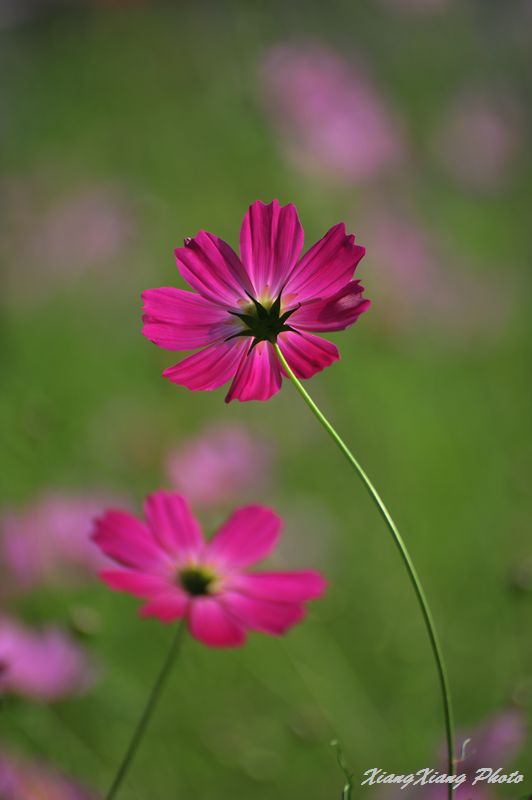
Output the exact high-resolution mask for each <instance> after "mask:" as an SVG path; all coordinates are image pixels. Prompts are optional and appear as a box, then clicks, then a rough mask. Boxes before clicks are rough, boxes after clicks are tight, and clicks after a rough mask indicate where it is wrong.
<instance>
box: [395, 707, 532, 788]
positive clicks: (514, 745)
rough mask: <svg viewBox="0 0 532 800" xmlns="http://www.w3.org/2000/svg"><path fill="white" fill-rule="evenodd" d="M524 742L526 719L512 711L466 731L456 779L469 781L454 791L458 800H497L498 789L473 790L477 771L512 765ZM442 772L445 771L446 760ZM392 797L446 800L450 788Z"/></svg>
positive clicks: (480, 783) (460, 739)
mask: <svg viewBox="0 0 532 800" xmlns="http://www.w3.org/2000/svg"><path fill="white" fill-rule="evenodd" d="M468 740H469V741H468ZM525 741H526V727H525V723H524V719H523V715H522V713H521V712H520V711H517V710H512V709H510V710H507V711H503V712H501V713H500V714H497V715H496V716H494V717H492V718H491V719H490V720H488V721H487V722H485V723H483V724H482V725H480V726H479V727H478V728H475V729H474V730H472V731H469V732H465V731H463V732H462V734H461V735H460V737H459V742H461V743H463V750H464V752H463V758H462V759H461V760H460V761H459V762H458V763H457V766H456V770H455V772H456V774H457V775H461V774H464V775H466V780H465V781H464V783H462V784H461V785H460V786H456V788H455V789H454V791H453V794H454V796H455V798H456V800H494V798H496V797H497V796H498V793H497V791H496V789H497V785H496V784H495V785H493V784H488V783H487V782H486V781H482V782H479V783H477V784H476V785H475V786H473V780H474V778H475V775H476V771H477V770H479V769H483V768H484V767H490V768H492V769H494V770H495V769H498V768H499V767H506V766H507V765H509V764H511V762H512V761H513V759H514V758H515V757H516V756H517V755H518V754H519V752H520V750H521V749H522V747H523V745H524V744H525ZM459 755H460V754H459ZM439 769H440V771H442V772H445V771H446V768H445V760H444V759H443V758H442V761H441V763H440V767H439ZM521 794H522V792H521ZM391 795H392V792H390V793H388V794H387V796H388V798H390V797H391ZM393 796H394V797H397V798H399V797H403V798H404V797H406V798H408V800H411V799H412V798H414V800H417V799H418V798H419V800H446V798H447V786H445V785H437V784H432V785H425V786H412V787H409V788H408V789H406V790H402V789H400V790H399V791H397V790H395V791H394V792H393Z"/></svg>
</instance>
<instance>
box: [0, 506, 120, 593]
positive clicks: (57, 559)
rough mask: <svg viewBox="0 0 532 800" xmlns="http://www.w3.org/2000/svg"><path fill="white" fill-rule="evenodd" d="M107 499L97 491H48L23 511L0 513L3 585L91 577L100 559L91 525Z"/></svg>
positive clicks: (16, 587)
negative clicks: (73, 492)
mask: <svg viewBox="0 0 532 800" xmlns="http://www.w3.org/2000/svg"><path fill="white" fill-rule="evenodd" d="M113 502H114V500H113V498H110V497H107V496H103V495H75V494H72V495H71V494H66V493H64V494H63V493H60V492H49V493H47V494H44V495H43V496H42V497H41V498H40V499H38V500H37V501H36V502H34V503H33V504H31V505H30V506H28V507H27V508H25V509H23V510H17V511H5V512H4V513H3V514H2V516H1V517H0V567H2V566H4V568H5V571H6V572H7V575H6V583H7V585H8V588H9V589H10V590H11V591H20V590H27V589H30V588H31V587H33V586H35V585H37V584H42V583H54V582H67V583H68V582H70V581H79V580H80V579H82V578H87V577H95V576H96V572H97V571H98V569H100V568H101V567H102V566H104V565H105V563H106V562H105V560H104V559H103V557H102V554H101V552H100V550H99V549H98V548H97V547H96V546H95V544H94V542H93V541H92V540H91V531H92V523H93V520H94V519H95V517H97V516H98V515H99V514H101V513H102V511H103V510H104V508H106V507H108V506H109V505H110V504H111V503H113ZM119 502H122V501H119Z"/></svg>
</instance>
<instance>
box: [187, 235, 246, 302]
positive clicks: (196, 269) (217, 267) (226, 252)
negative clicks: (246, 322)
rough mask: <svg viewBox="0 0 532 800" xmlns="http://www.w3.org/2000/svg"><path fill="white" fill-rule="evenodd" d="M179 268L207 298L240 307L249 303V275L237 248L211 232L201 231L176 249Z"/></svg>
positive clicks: (188, 280) (190, 282)
mask: <svg viewBox="0 0 532 800" xmlns="http://www.w3.org/2000/svg"><path fill="white" fill-rule="evenodd" d="M175 257H176V261H177V267H178V269H179V272H180V273H181V275H182V276H183V278H184V279H185V280H186V281H187V283H189V284H190V286H192V288H193V289H196V291H197V292H199V293H200V294H201V295H203V297H205V298H206V299H207V300H211V301H212V302H213V303H216V304H217V305H221V306H224V308H233V309H236V310H238V308H239V305H238V301H239V300H244V301H245V302H246V303H248V302H249V298H248V296H247V294H246V291H247V292H249V293H250V294H251V293H252V287H251V284H250V282H249V278H248V277H247V275H246V272H245V270H244V267H243V266H242V264H241V263H240V259H239V258H238V256H237V254H236V253H235V251H234V250H233V249H232V248H231V247H229V245H228V244H226V242H224V241H223V240H222V239H218V237H217V236H214V235H213V234H212V233H207V232H206V231H200V232H199V233H198V235H197V236H195V237H194V238H193V239H188V240H187V241H186V244H185V246H184V247H178V248H177V249H176V251H175Z"/></svg>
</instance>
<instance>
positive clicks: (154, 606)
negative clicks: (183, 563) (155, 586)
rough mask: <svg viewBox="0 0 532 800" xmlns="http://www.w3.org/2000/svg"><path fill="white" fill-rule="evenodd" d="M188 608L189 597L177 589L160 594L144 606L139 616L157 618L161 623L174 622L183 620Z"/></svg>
mask: <svg viewBox="0 0 532 800" xmlns="http://www.w3.org/2000/svg"><path fill="white" fill-rule="evenodd" d="M188 607H189V598H188V595H186V594H185V592H182V591H181V590H180V589H178V588H177V587H176V588H175V589H174V590H173V591H168V592H166V593H163V594H160V595H158V596H157V597H154V598H153V600H150V602H149V603H146V605H144V606H142V608H141V609H140V611H139V616H141V617H144V618H146V617H156V618H157V619H159V620H160V621H161V622H173V621H174V620H175V619H182V618H183V617H184V616H185V614H186V613H187V610H188Z"/></svg>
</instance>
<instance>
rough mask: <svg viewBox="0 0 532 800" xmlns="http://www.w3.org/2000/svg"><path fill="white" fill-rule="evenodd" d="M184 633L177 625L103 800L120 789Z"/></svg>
mask: <svg viewBox="0 0 532 800" xmlns="http://www.w3.org/2000/svg"><path fill="white" fill-rule="evenodd" d="M185 631H186V628H185V625H184V624H183V623H182V622H180V623H178V625H177V627H176V630H175V632H174V635H173V637H172V641H171V643H170V649H169V650H168V653H167V655H166V658H165V660H164V662H163V665H162V667H161V671H160V672H159V675H158V676H157V680H156V681H155V683H154V685H153V688H152V690H151V692H150V694H149V696H148V699H147V701H146V705H145V706H144V710H143V712H142V714H141V716H140V719H139V721H138V722H137V726H136V728H135V730H134V732H133V736H132V737H131V740H130V742H129V746H128V748H127V750H126V753H125V755H124V758H123V759H122V763H121V764H120V767H119V768H118V771H117V773H116V775H115V777H114V780H113V783H112V784H111V788H110V789H109V791H108V792H107V794H106V796H105V800H113V798H114V797H116V794H117V792H118V790H119V789H120V786H121V785H122V781H123V780H124V778H125V776H126V773H127V771H128V769H129V767H130V766H131V762H132V761H133V758H134V756H135V753H136V752H137V748H138V746H139V744H140V743H141V741H142V737H143V736H144V733H145V732H146V727H147V725H148V722H149V721H150V718H151V715H152V714H153V711H154V709H155V706H156V704H157V700H158V699H159V695H160V694H161V691H162V689H163V687H164V685H165V683H166V680H167V678H168V675H169V674H170V670H171V669H172V666H173V664H174V661H175V658H176V656H177V654H178V653H179V650H180V649H181V643H182V641H183V637H184V634H185Z"/></svg>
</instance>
